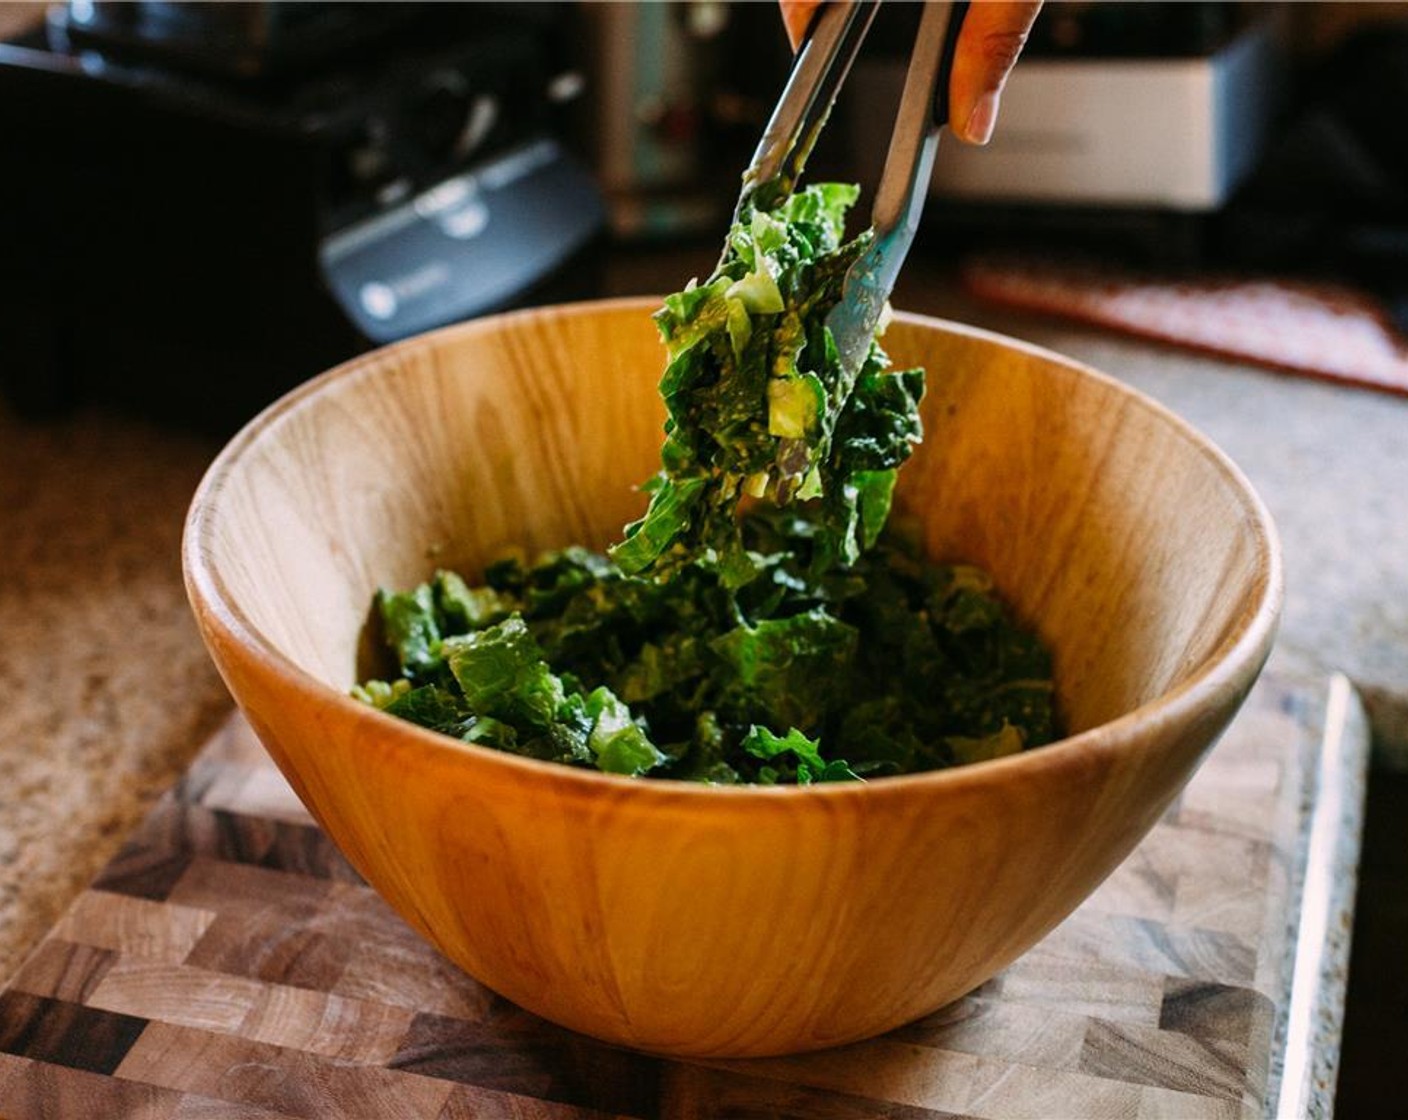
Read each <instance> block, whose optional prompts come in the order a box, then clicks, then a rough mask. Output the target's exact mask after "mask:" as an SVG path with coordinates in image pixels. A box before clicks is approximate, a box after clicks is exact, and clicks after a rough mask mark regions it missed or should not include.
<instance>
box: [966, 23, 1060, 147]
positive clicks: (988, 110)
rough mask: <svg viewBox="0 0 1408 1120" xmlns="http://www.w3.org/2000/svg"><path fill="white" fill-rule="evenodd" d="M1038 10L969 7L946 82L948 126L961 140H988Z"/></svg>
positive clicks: (982, 142) (968, 141) (970, 141)
mask: <svg viewBox="0 0 1408 1120" xmlns="http://www.w3.org/2000/svg"><path fill="white" fill-rule="evenodd" d="M1040 10H1041V3H1040V0H977V2H976V3H973V4H970V5H969V6H968V14H967V16H965V17H964V20H963V27H962V28H961V29H960V30H959V32H958V43H957V47H956V49H955V50H954V54H953V72H952V74H951V75H950V78H949V127H950V129H951V130H952V132H953V134H954V135H955V136H957V137H958V138H959V139H960V140H964V141H966V142H967V143H970V144H986V143H987V142H988V141H989V140H990V139H991V138H992V131H993V126H994V125H995V124H996V123H997V108H998V101H999V99H1000V98H1001V96H1002V87H1003V86H1004V85H1005V84H1006V83H1007V75H1008V74H1009V73H1010V72H1011V70H1012V67H1013V65H1014V64H1015V63H1016V61H1017V56H1018V55H1019V54H1021V53H1022V48H1023V47H1024V46H1025V45H1026V42H1027V35H1028V33H1029V32H1030V31H1031V28H1032V23H1033V22H1034V21H1035V20H1036V14H1037V12H1038V11H1040Z"/></svg>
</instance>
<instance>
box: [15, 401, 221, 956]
mask: <svg viewBox="0 0 1408 1120" xmlns="http://www.w3.org/2000/svg"><path fill="white" fill-rule="evenodd" d="M214 451H215V445H214V444H213V443H210V442H206V441H201V440H198V439H193V438H188V437H184V436H179V435H173V434H171V433H169V432H162V431H159V430H157V429H154V428H149V427H147V426H145V425H142V424H138V423H133V422H128V421H121V420H114V419H110V418H103V417H99V416H94V415H82V416H77V417H73V418H68V419H64V420H61V421H58V422H54V423H49V424H35V423H21V422H20V421H18V420H16V419H15V418H14V417H13V416H11V415H10V414H8V413H6V412H4V411H0V696H3V697H4V702H3V704H0V972H3V973H5V974H8V973H9V972H10V971H12V970H13V968H14V967H15V966H16V965H17V964H18V963H19V960H20V957H21V956H22V954H23V953H24V951H25V950H26V949H27V947H28V946H29V945H30V944H31V943H32V942H34V941H35V940H36V939H37V938H38V937H39V936H40V934H42V933H43V932H44V930H45V929H46V928H48V926H50V925H51V924H52V923H53V922H54V920H55V919H56V918H57V917H58V916H59V913H60V912H61V911H62V909H63V907H64V906H65V905H67V903H68V901H69V899H70V897H71V896H72V895H74V894H76V893H77V892H78V890H79V889H80V888H81V887H82V886H83V885H84V884H85V883H86V882H88V880H89V879H90V878H92V876H93V874H94V872H96V871H97V870H98V868H99V867H101V866H102V865H103V863H104V862H105V861H106V860H107V859H108V858H109V857H110V856H111V855H112V853H113V852H114V851H115V850H116V849H117V847H118V845H119V844H120V843H121V841H122V839H123V838H124V837H125V836H126V835H127V834H128V833H129V832H130V831H131V830H132V829H133V828H134V827H135V826H136V824H137V823H138V821H140V820H141V818H142V815H143V813H144V812H145V811H146V809H147V807H148V805H149V804H150V802H151V801H153V800H154V799H155V798H156V797H157V796H158V795H159V794H160V793H161V792H162V791H163V790H164V789H166V788H167V787H168V786H169V785H170V784H171V782H172V781H173V780H174V779H175V777H176V776H177V774H179V773H180V772H181V770H182V769H184V768H185V766H186V764H187V763H188V762H189V761H190V757H191V755H192V754H193V753H194V751H195V749H196V747H197V745H198V744H199V743H200V742H201V740H202V739H203V738H205V736H206V735H207V734H208V733H209V731H210V729H211V728H212V727H213V726H214V725H215V724H216V723H217V722H218V721H219V719H220V718H221V717H222V716H223V715H224V714H225V713H226V712H227V711H228V709H229V700H228V699H227V698H226V694H225V691H224V686H223V685H222V684H221V683H220V680H219V678H218V677H217V676H216V674H215V670H214V668H213V667H212V666H211V664H210V662H209V659H208V658H207V657H206V655H205V650H204V647H203V646H202V645H201V643H200V639H199V637H198V636H197V634H196V630H195V624H194V622H193V621H192V620H191V616H190V611H189V609H188V608H187V606H186V599H185V591H184V589H183V587H182V584H181V566H180V556H179V541H180V533H181V524H182V520H183V518H184V516H185V509H186V504H187V502H189V500H190V496H191V493H192V491H193V490H194V489H195V485H196V482H197V481H198V480H199V478H200V475H201V472H202V471H203V470H204V469H205V466H206V464H207V463H208V462H209V460H210V458H211V456H212V455H213V453H214Z"/></svg>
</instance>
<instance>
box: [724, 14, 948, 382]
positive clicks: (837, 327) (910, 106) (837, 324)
mask: <svg viewBox="0 0 1408 1120" xmlns="http://www.w3.org/2000/svg"><path fill="white" fill-rule="evenodd" d="M877 6H878V4H877V3H875V2H866V0H859V2H853V0H831V2H829V3H826V4H823V5H822V6H821V7H820V8H819V9H818V12H817V15H816V17H815V18H814V19H813V20H812V24H811V27H810V28H809V30H808V32H807V37H806V39H805V40H804V41H803V43H802V46H801V48H800V50H799V51H798V53H797V58H796V61H795V62H794V63H793V67H792V73H791V75H790V76H789V78H788V80H787V86H786V88H785V89H784V90H783V92H782V96H781V98H780V99H779V100H778V103H777V108H776V109H774V110H773V114H772V118H771V119H770V120H769V121H768V125H767V128H766V129H765V130H764V132H763V138H762V140H761V142H760V143H759V144H758V149H757V151H756V152H755V153H754V155H753V160H752V163H751V164H750V165H749V167H748V170H747V171H746V172H744V175H743V193H742V195H741V197H740V198H739V201H738V209H737V212H736V213H735V221H736V220H738V219H739V218H740V217H741V216H742V213H743V211H744V210H745V209H746V208H748V207H751V208H753V209H759V210H771V209H773V208H774V207H775V206H777V205H779V204H780V203H781V202H782V201H783V200H784V199H786V197H787V196H788V195H789V194H791V193H792V191H793V189H794V187H795V186H796V183H797V180H798V178H799V177H800V176H801V173H802V166H803V164H804V163H805V162H806V159H807V156H808V155H809V154H810V153H811V150H812V147H813V146H814V145H815V143H816V139H817V136H818V135H819V134H820V132H821V129H822V126H823V125H824V124H825V123H826V118H827V115H828V114H829V113H830V111H831V106H832V105H833V103H834V102H835V100H836V95H837V93H838V92H839V91H840V89H841V84H842V83H843V82H844V81H845V79H846V74H847V73H848V72H849V70H850V68H851V63H852V62H853V61H854V59H855V57H856V53H857V52H858V51H859V50H860V46H861V43H862V42H863V41H864V39H865V35H866V33H867V32H868V31H869V30H870V24H871V21H872V20H873V19H874V17H875V11H876V8H877ZM967 7H968V5H967V4H966V3H943V2H930V3H926V4H925V5H924V11H923V16H922V18H921V20H920V24H919V33H918V35H917V36H916V38H915V43H914V51H913V54H912V55H911V56H910V63H909V72H908V75H907V76H906V78H905V84H904V93H903V94H902V95H901V98H900V106H899V111H898V114H897V115H896V120H895V129H894V133H893V135H892V137H891V140H890V150H889V154H888V155H887V156H886V159H885V169H884V171H883V173H882V174H881V179H880V183H879V185H878V187H877V188H876V192H875V205H874V207H873V210H872V221H871V226H872V235H873V236H872V239H871V241H870V243H869V245H868V246H867V248H866V249H865V250H864V251H863V252H862V253H861V255H860V256H859V257H858V258H857V259H856V261H855V262H854V263H853V264H852V265H851V267H850V269H849V271H848V272H847V273H846V278H845V282H844V286H843V289H842V296H841V301H840V302H839V303H838V304H837V305H836V306H835V307H834V308H833V309H832V311H831V313H830V314H829V315H828V317H827V320H826V325H827V327H828V328H830V330H831V334H832V336H833V338H834V339H835V341H836V348H837V351H838V353H839V354H840V357H841V362H842V368H843V369H844V370H845V371H846V373H847V374H848V375H849V376H851V377H854V376H855V374H856V372H857V370H859V368H860V366H861V364H862V363H863V362H864V361H865V357H866V355H867V354H868V353H869V351H870V344H871V341H872V340H873V339H874V337H875V330H876V327H877V325H878V324H879V322H880V317H881V314H882V312H883V309H884V307H885V302H886V300H888V299H889V296H890V292H891V291H892V290H893V288H894V286H895V280H896V278H897V277H898V275H899V270H900V266H901V265H902V264H903V263H904V258H905V254H906V253H908V251H909V246H910V244H911V242H913V240H914V235H915V232H916V230H917V229H918V227H919V216H920V213H921V212H922V211H923V209H924V197H925V194H926V193H927V191H928V188H929V178H930V175H931V174H932V172H933V167H934V155H935V153H936V152H937V150H938V145H939V130H940V128H942V127H943V125H945V124H946V123H948V79H949V72H950V70H951V68H952V64H953V48H954V43H955V41H956V39H957V36H958V30H959V28H960V27H961V26H962V23H963V15H964V12H965V11H966V9H967Z"/></svg>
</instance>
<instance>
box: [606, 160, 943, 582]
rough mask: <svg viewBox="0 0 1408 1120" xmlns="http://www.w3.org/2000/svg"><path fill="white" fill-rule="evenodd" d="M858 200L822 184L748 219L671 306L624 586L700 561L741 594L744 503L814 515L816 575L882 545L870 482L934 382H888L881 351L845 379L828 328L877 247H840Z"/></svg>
mask: <svg viewBox="0 0 1408 1120" xmlns="http://www.w3.org/2000/svg"><path fill="white" fill-rule="evenodd" d="M857 194H858V191H857V189H856V188H855V187H852V186H845V185H842V184H836V183H822V184H817V185H815V186H810V187H807V188H806V189H805V190H802V191H799V192H797V193H795V194H793V195H790V196H789V197H788V198H786V199H785V200H784V201H782V202H781V203H780V204H779V205H778V206H777V207H776V208H775V209H773V210H770V211H768V210H762V209H753V210H750V211H747V212H745V213H744V214H743V215H742V216H741V218H740V220H739V221H738V222H737V223H735V224H734V226H733V227H732V229H731V230H730V231H729V236H728V240H727V245H726V249H725V252H724V257H723V260H722V261H721V262H720V264H719V266H718V268H717V270H716V271H715V273H714V275H713V276H711V277H710V278H709V280H708V281H707V282H705V283H704V284H693V283H691V285H690V286H689V287H688V288H686V289H685V291H683V292H679V293H677V294H675V295H673V296H669V297H667V298H666V299H665V301H664V306H663V307H662V308H661V309H660V311H659V312H658V313H657V314H656V316H655V320H656V325H657V326H658V327H659V330H660V335H661V338H662V339H663V340H664V343H665V351H666V355H667V359H668V364H667V366H666V369H665V373H664V375H663V377H662V378H661V382H660V393H661V396H662V397H663V399H664V401H665V406H666V410H667V420H666V425H665V441H664V446H663V447H662V449H661V456H660V470H659V472H658V473H657V474H656V475H655V476H654V477H653V478H652V479H650V480H649V481H648V482H647V483H646V485H645V489H646V490H647V492H648V493H649V494H650V502H649V505H648V507H647V509H646V512H645V515H644V516H643V517H642V518H641V519H640V520H639V521H636V522H634V523H632V524H631V525H628V526H627V527H626V530H625V533H624V539H623V540H622V541H621V542H620V543H619V544H617V545H616V546H615V547H614V548H613V549H612V550H611V557H612V559H614V560H615V561H616V563H617V564H618V565H619V566H620V568H621V569H622V571H624V572H627V573H628V574H632V575H636V574H640V575H645V574H654V575H656V576H658V577H661V578H668V576H669V574H670V573H671V572H672V571H674V570H675V569H677V568H678V567H679V566H681V565H684V564H691V563H701V562H702V563H706V564H713V565H715V567H716V569H717V570H718V571H719V572H720V574H721V575H722V576H723V577H724V579H725V581H726V582H728V583H729V584H730V585H733V586H737V585H738V583H739V581H742V580H746V579H748V578H751V577H752V575H753V574H754V572H755V568H754V566H753V565H750V564H747V563H745V562H743V560H742V558H741V555H740V553H741V550H742V544H741V540H740V534H739V528H738V510H739V506H740V502H742V501H744V500H745V499H766V500H768V501H770V502H773V503H775V504H778V505H786V504H787V503H788V502H791V501H793V500H794V499H797V500H803V501H815V502H818V503H819V511H820V513H819V517H818V523H819V525H820V533H821V535H820V538H819V540H820V543H821V545H822V547H821V548H819V549H818V550H817V552H816V559H817V563H818V565H819V566H828V565H834V564H842V565H849V564H852V563H854V562H855V560H856V559H857V558H858V557H859V556H860V554H861V552H863V551H864V549H865V548H866V547H868V545H869V544H871V543H873V542H874V540H875V539H876V537H877V536H878V534H879V530H880V528H881V527H882V526H883V524H884V521H885V517H886V516H887V514H888V510H889V501H888V496H887V495H888V485H889V484H888V483H881V482H877V480H876V478H875V474H876V472H879V471H887V470H889V471H892V470H894V469H895V468H897V467H898V466H899V465H900V464H901V463H902V462H904V460H905V459H906V458H908V456H909V454H910V451H911V450H912V448H913V445H914V444H915V443H917V442H918V441H919V439H920V436H921V429H920V423H919V410H918V406H919V398H920V396H921V395H922V394H923V391H924V374H923V372H922V371H921V370H910V371H905V372H902V373H895V372H891V371H890V370H889V368H888V367H889V359H888V358H887V357H886V356H885V353H884V352H883V351H882V350H881V349H880V347H879V345H878V344H876V345H873V346H872V347H871V350H870V354H869V356H868V357H867V358H866V359H865V361H864V363H863V365H862V368H861V369H860V370H844V369H843V368H842V366H841V361H840V358H839V355H838V353H837V350H836V345H835V342H834V340H833V339H832V337H831V335H830V332H829V331H828V329H827V327H826V318H827V315H828V314H829V313H830V311H831V309H832V308H834V307H835V306H836V304H837V302H838V301H839V300H840V298H841V291H842V285H843V282H844V280H845V276H846V272H847V270H848V269H849V268H850V266H851V264H852V263H853V262H854V261H855V259H856V257H857V256H858V255H859V254H860V253H861V252H862V251H863V249H864V248H865V247H866V245H867V244H868V243H869V234H862V235H861V236H860V237H858V238H856V239H854V240H852V241H849V242H846V241H844V240H843V238H844V236H845V224H846V211H847V209H848V208H849V207H850V206H851V205H852V204H853V203H854V202H855V200H856V197H857Z"/></svg>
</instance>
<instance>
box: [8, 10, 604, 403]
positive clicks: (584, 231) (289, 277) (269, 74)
mask: <svg viewBox="0 0 1408 1120" xmlns="http://www.w3.org/2000/svg"><path fill="white" fill-rule="evenodd" d="M575 39H576V28H575V6H573V5H570V4H565V3H544V4H524V5H519V4H506V3H481V4H469V5H458V4H453V5H452V4H416V3H408V4H380V3H331V2H330V3H298V2H289V3H247V4H200V3H171V2H134V3H103V2H93V0H74V2H71V3H68V4H65V5H59V6H56V7H55V8H53V9H51V12H50V17H49V20H48V24H47V28H44V29H42V30H40V31H39V32H36V33H32V34H30V35H28V36H26V37H24V38H21V39H17V40H15V41H13V42H10V43H0V153H3V160H4V163H5V165H6V167H7V168H9V169H13V172H14V173H11V174H7V175H5V176H0V238H2V239H3V244H4V246H5V258H6V267H5V268H4V269H3V270H0V286H2V287H0V297H2V301H0V347H2V348H3V353H4V358H3V360H0V387H3V388H4V389H5V390H6V392H7V395H8V396H9V397H11V398H12V399H13V400H14V401H15V402H16V403H18V404H20V405H21V406H25V405H31V406H36V407H39V406H56V405H58V406H61V405H64V404H67V403H69V402H72V401H77V400H87V399H94V400H98V401H103V402H109V403H114V404H117V405H120V406H124V407H129V408H133V409H136V410H140V411H143V412H147V413H151V414H155V415H159V416H161V417H163V418H169V419H173V420H178V421H181V422H189V423H194V424H198V425H201V426H205V427H213V428H228V427H230V426H231V425H233V424H237V423H239V422H240V421H241V420H243V419H245V418H247V417H248V416H249V415H251V414H252V413H253V411H255V410H256V409H257V408H258V407H260V406H261V405H263V404H264V403H266V402H267V401H269V400H271V399H273V397H275V396H277V395H278V394H279V393H281V392H283V391H285V390H286V389H288V388H290V387H292V386H293V385H294V384H296V383H298V382H299V381H301V380H303V379H304V378H306V377H308V376H310V375H312V374H314V373H316V372H318V371H319V370H321V369H323V368H326V367H327V366H329V365H331V364H334V363H335V362H337V361H340V360H342V359H344V358H346V357H349V356H351V355H352V354H354V353H356V352H358V351H359V350H362V349H365V348H367V346H368V345H370V344H372V343H380V342H385V341H390V340H392V339H396V338H401V337H404V336H406V335H408V334H411V333H414V332H417V331H420V330H424V329H426V328H429V327H433V326H438V325H441V324H444V323H448V322H452V321H455V320H458V319H463V318H466V317H469V316H473V315H477V314H480V313H483V312H488V311H493V310H498V309H501V308H505V307H509V306H515V305H518V304H521V303H524V302H531V301H537V300H539V299H560V298H571V297H573V296H577V297H581V296H586V295H589V294H592V293H593V292H594V290H595V276H594V272H593V270H592V267H591V257H592V256H593V254H592V253H591V252H590V245H591V244H592V243H593V241H594V239H595V238H597V236H598V234H599V233H600V231H601V230H602V229H603V227H604V217H605V212H604V206H603V203H602V199H601V195H600V192H599V191H598V189H597V187H596V184H595V180H594V178H593V176H592V175H591V174H590V173H589V172H588V171H587V170H586V168H585V167H584V165H583V164H582V163H581V162H579V161H578V159H577V157H576V156H575V154H574V153H573V152H572V151H570V150H569V149H570V143H569V137H570V136H571V135H572V133H573V128H572V125H571V114H572V113H573V112H574V111H575V107H574V105H573V102H574V100H575V98H576V97H577V95H578V93H579V92H580V90H581V88H582V77H581V72H580V70H579V69H578V68H577V65H576V57H575V48H576V44H575Z"/></svg>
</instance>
